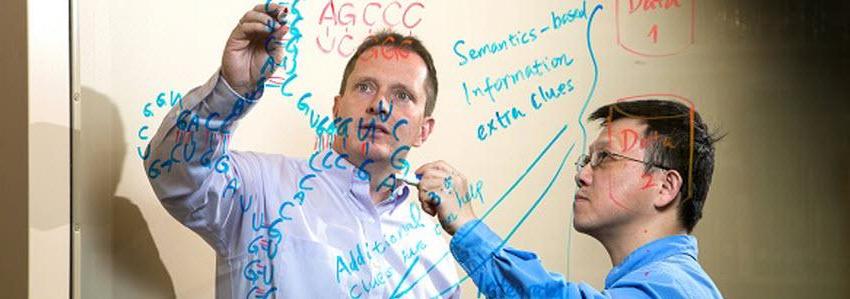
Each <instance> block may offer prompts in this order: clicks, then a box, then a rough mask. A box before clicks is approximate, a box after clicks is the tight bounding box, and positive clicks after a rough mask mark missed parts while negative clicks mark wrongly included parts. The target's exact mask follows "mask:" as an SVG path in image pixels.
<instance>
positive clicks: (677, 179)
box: [653, 169, 682, 209]
mask: <svg viewBox="0 0 850 299" xmlns="http://www.w3.org/2000/svg"><path fill="white" fill-rule="evenodd" d="M681 189H682V175H680V174H679V172H678V171H676V170H672V169H671V170H665V171H664V174H663V175H662V177H661V188H658V193H659V195H660V196H659V197H657V199H656V200H655V202H653V204H654V205H655V208H656V209H664V208H666V207H667V206H669V205H670V204H671V203H673V202H675V201H676V196H678V195H679V190H681Z"/></svg>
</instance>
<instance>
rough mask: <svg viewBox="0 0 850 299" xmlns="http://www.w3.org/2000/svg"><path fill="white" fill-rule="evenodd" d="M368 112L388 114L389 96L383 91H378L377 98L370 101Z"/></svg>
mask: <svg viewBox="0 0 850 299" xmlns="http://www.w3.org/2000/svg"><path fill="white" fill-rule="evenodd" d="M366 112H368V113H370V114H376V115H386V114H389V113H390V103H389V101H388V100H387V96H386V95H384V94H383V93H378V94H376V95H375V99H374V100H372V103H370V105H369V108H368V109H367V111H366Z"/></svg>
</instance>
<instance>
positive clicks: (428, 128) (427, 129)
mask: <svg viewBox="0 0 850 299" xmlns="http://www.w3.org/2000/svg"><path fill="white" fill-rule="evenodd" d="M434 122H436V120H434V118H433V117H430V116H425V117H424V119H422V124H421V125H420V126H419V136H417V137H418V138H416V141H415V142H413V146H415V147H419V146H422V144H423V143H425V140H428V136H431V132H433V131H434Z"/></svg>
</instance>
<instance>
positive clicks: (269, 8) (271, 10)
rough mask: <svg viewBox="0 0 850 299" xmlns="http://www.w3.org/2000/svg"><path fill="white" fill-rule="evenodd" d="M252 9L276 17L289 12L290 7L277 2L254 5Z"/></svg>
mask: <svg viewBox="0 0 850 299" xmlns="http://www.w3.org/2000/svg"><path fill="white" fill-rule="evenodd" d="M252 11H256V12H260V13H264V14H268V15H269V16H272V17H275V18H276V17H278V16H279V15H281V14H287V13H289V8H288V7H286V6H282V5H279V4H276V3H267V4H257V5H254V8H253V9H252Z"/></svg>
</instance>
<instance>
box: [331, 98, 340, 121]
mask: <svg viewBox="0 0 850 299" xmlns="http://www.w3.org/2000/svg"><path fill="white" fill-rule="evenodd" d="M340 99H342V96H341V95H336V96H335V97H334V106H333V108H331V111H332V112H333V117H334V119H336V118H337V117H338V116H339V107H337V106H339V101H340Z"/></svg>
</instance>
